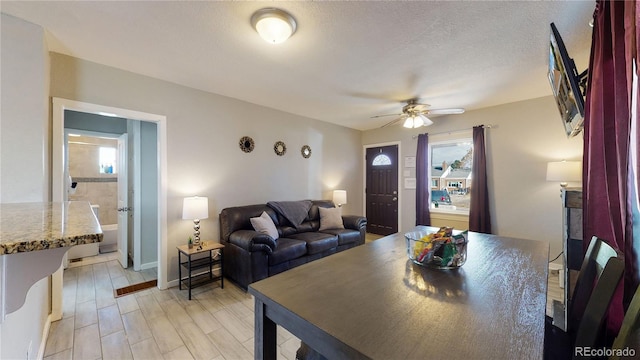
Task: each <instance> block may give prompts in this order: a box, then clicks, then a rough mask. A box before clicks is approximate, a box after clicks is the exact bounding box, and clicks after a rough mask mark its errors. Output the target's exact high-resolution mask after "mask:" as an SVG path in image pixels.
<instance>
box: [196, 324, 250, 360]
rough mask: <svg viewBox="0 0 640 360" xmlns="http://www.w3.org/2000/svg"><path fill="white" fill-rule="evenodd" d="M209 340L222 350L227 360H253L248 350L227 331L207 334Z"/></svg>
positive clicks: (222, 329) (220, 330) (222, 330)
mask: <svg viewBox="0 0 640 360" xmlns="http://www.w3.org/2000/svg"><path fill="white" fill-rule="evenodd" d="M207 336H209V340H211V342H212V343H213V344H214V345H215V346H216V347H217V348H218V350H220V352H221V353H222V356H224V358H225V359H246V360H251V359H253V354H251V353H250V352H249V351H247V349H245V348H244V346H242V344H241V343H240V342H239V341H238V340H237V339H236V338H235V337H233V335H231V334H230V333H229V332H228V331H227V330H226V329H224V328H221V329H218V330H215V331H212V332H210V333H209V334H207Z"/></svg>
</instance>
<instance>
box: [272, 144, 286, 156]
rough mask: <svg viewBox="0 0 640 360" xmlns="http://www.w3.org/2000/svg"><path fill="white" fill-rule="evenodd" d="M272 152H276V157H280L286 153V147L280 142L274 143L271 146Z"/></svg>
mask: <svg viewBox="0 0 640 360" xmlns="http://www.w3.org/2000/svg"><path fill="white" fill-rule="evenodd" d="M273 151H275V152H276V155H278V156H282V155H284V153H286V152H287V145H285V144H284V143H283V142H282V141H276V143H275V144H273Z"/></svg>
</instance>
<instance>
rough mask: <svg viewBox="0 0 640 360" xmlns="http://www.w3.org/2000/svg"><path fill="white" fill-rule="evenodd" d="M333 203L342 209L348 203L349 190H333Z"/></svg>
mask: <svg viewBox="0 0 640 360" xmlns="http://www.w3.org/2000/svg"><path fill="white" fill-rule="evenodd" d="M333 203H334V204H336V206H338V207H341V206H342V205H344V204H346V203H347V190H333Z"/></svg>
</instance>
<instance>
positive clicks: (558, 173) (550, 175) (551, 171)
mask: <svg viewBox="0 0 640 360" xmlns="http://www.w3.org/2000/svg"><path fill="white" fill-rule="evenodd" d="M547 181H560V186H561V187H562V188H566V187H567V182H569V181H582V161H566V160H562V161H551V162H548V163H547Z"/></svg>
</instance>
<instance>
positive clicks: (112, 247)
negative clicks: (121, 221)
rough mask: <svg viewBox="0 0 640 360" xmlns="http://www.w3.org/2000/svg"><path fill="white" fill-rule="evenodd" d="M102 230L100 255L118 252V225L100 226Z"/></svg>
mask: <svg viewBox="0 0 640 360" xmlns="http://www.w3.org/2000/svg"><path fill="white" fill-rule="evenodd" d="M100 227H101V228H102V236H103V238H102V242H100V243H99V244H100V245H99V251H100V253H101V254H104V253H108V252H114V251H116V250H118V224H109V225H100Z"/></svg>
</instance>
